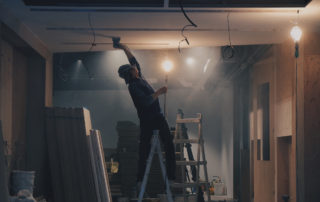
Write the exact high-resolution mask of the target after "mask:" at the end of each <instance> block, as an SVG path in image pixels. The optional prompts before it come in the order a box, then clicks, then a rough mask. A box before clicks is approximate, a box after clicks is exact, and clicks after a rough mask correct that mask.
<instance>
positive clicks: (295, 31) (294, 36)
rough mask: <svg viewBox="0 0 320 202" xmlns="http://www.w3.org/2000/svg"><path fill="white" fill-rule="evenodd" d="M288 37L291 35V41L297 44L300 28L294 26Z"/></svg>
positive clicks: (300, 33)
mask: <svg viewBox="0 0 320 202" xmlns="http://www.w3.org/2000/svg"><path fill="white" fill-rule="evenodd" d="M290 35H291V37H292V39H293V40H294V42H299V41H300V38H301V35H302V31H301V29H300V27H298V26H297V25H296V26H294V27H293V28H292V29H291V32H290Z"/></svg>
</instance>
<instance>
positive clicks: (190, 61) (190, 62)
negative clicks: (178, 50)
mask: <svg viewBox="0 0 320 202" xmlns="http://www.w3.org/2000/svg"><path fill="white" fill-rule="evenodd" d="M186 62H187V64H188V65H189V66H191V65H193V64H194V59H193V58H192V57H189V58H187V60H186Z"/></svg>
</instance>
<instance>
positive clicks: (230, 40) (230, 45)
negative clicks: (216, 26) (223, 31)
mask: <svg viewBox="0 0 320 202" xmlns="http://www.w3.org/2000/svg"><path fill="white" fill-rule="evenodd" d="M229 15H230V13H228V15H227V21H228V35H229V46H230V47H231V46H232V45H231V33H230V20H229Z"/></svg>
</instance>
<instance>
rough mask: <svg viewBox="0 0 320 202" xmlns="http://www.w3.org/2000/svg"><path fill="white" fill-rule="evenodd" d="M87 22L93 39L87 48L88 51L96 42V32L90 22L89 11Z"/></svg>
mask: <svg viewBox="0 0 320 202" xmlns="http://www.w3.org/2000/svg"><path fill="white" fill-rule="evenodd" d="M88 23H89V27H90V29H91V32H92V36H93V41H92V43H91V46H90V48H89V50H88V52H90V51H91V50H92V49H93V47H94V46H96V45H97V44H96V32H95V31H94V29H93V26H92V23H91V14H90V13H88Z"/></svg>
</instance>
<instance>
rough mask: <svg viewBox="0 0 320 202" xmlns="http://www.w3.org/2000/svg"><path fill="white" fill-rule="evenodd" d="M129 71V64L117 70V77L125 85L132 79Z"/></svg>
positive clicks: (130, 67)
mask: <svg viewBox="0 0 320 202" xmlns="http://www.w3.org/2000/svg"><path fill="white" fill-rule="evenodd" d="M131 69H132V66H131V65H130V64H125V65H121V66H120V67H119V69H118V74H119V76H120V77H121V78H123V79H124V80H125V82H126V84H128V83H129V82H130V80H131V79H132V76H131V72H130V70H131Z"/></svg>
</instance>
